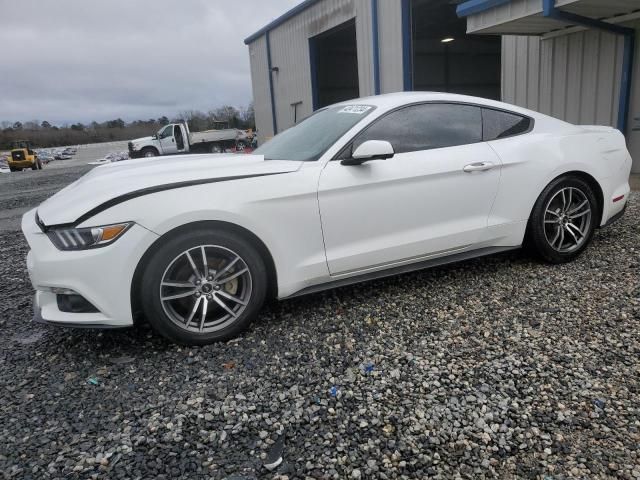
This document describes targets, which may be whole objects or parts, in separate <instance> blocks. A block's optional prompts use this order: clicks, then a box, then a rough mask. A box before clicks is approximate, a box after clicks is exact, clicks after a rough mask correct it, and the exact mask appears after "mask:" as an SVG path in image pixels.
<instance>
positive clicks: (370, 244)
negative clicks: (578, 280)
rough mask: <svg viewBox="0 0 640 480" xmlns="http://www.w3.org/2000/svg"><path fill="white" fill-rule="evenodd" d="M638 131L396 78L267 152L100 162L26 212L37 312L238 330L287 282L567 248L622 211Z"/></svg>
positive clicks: (202, 339)
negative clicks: (427, 89)
mask: <svg viewBox="0 0 640 480" xmlns="http://www.w3.org/2000/svg"><path fill="white" fill-rule="evenodd" d="M630 169H631V157H630V155H629V153H628V151H627V149H626V145H625V139H624V137H623V136H622V134H621V133H620V132H619V131H617V130H615V129H613V128H609V127H585V126H575V125H571V124H568V123H565V122H562V121H559V120H555V119H553V118H550V117H547V116H545V115H541V114H539V113H535V112H532V111H529V110H525V109H522V108H518V107H514V106H511V105H506V104H504V103H500V102H495V101H490V100H485V99H480V98H474V97H465V96H459V95H451V94H440V93H398V94H391V95H383V96H377V97H371V98H362V99H359V100H355V101H351V102H345V103H341V104H337V105H333V106H331V107H327V108H325V109H322V110H320V111H318V112H316V113H315V114H314V115H312V116H311V117H309V118H308V119H306V120H305V121H303V122H301V123H300V124H298V125H296V126H295V127H292V128H290V129H289V130H287V131H285V132H283V133H281V134H280V135H278V136H276V137H275V138H273V139H272V140H271V141H269V142H267V143H265V144H264V146H262V147H261V148H259V149H258V150H256V151H255V152H254V153H253V154H252V155H243V156H238V155H191V156H184V157H168V158H161V159H148V160H146V159H143V160H131V161H124V162H119V163H116V164H109V165H105V166H101V167H98V168H95V169H94V170H93V171H91V172H90V173H88V174H87V175H85V176H84V177H82V178H80V179H79V180H78V181H76V182H75V183H73V184H71V185H69V186H68V187H66V188H65V189H63V190H61V191H60V192H59V193H57V194H56V195H54V196H53V197H51V198H50V199H48V200H47V201H45V202H44V203H43V204H42V205H40V206H39V207H38V208H37V209H34V210H31V211H30V212H28V213H26V214H25V215H24V218H23V222H22V229H23V231H24V233H25V235H26V238H27V240H28V242H29V245H30V247H31V251H30V252H29V255H28V258H27V263H28V268H29V273H30V276H31V280H32V282H33V285H34V287H35V289H36V296H35V305H34V306H35V319H36V320H40V321H46V322H49V323H54V324H59V325H71V326H83V327H103V328H105V327H126V326H131V325H132V324H133V322H134V318H137V316H138V314H139V313H141V314H143V315H144V316H145V317H146V318H147V320H148V321H149V322H150V323H151V325H152V326H153V327H154V328H155V329H156V330H157V331H158V332H160V333H161V334H162V335H164V336H166V337H168V338H169V339H171V340H173V341H176V342H181V343H188V344H205V343H208V342H212V341H215V340H220V339H227V338H229V337H231V336H233V335H235V334H237V333H238V332H239V331H241V330H242V329H243V328H245V327H246V326H247V325H248V324H249V322H251V320H253V319H254V318H256V316H257V315H258V312H259V310H260V308H261V306H262V304H263V302H264V301H265V299H266V298H267V297H269V296H271V297H276V298H280V299H282V298H287V297H292V296H296V295H301V294H304V293H309V292H314V291H318V290H322V289H327V288H332V287H336V286H340V285H345V284H349V283H354V282H359V281H363V280H367V279H372V278H376V277H381V276H385V275H391V274H396V273H400V272H406V271H409V270H415V269H419V268H424V267H428V266H433V265H439V264H443V263H448V262H453V261H457V260H462V259H468V258H471V257H477V256H481V255H486V254H489V253H493V252H499V251H503V250H508V249H514V248H518V247H520V246H522V245H523V243H524V242H525V241H526V242H527V243H528V244H530V245H531V246H532V247H533V249H534V250H535V251H537V253H538V254H539V256H540V257H541V258H542V259H544V260H546V261H548V262H551V263H561V262H567V261H570V260H572V259H574V258H575V257H576V256H577V255H579V254H580V253H581V252H582V251H583V250H584V249H585V248H586V247H587V245H588V244H589V242H590V240H591V238H592V236H593V232H594V229H595V228H597V227H601V226H605V225H607V224H608V223H610V222H612V221H613V220H615V219H616V218H618V217H619V216H620V215H622V213H623V212H624V208H625V205H626V202H627V197H628V195H629V183H628V179H629V174H630Z"/></svg>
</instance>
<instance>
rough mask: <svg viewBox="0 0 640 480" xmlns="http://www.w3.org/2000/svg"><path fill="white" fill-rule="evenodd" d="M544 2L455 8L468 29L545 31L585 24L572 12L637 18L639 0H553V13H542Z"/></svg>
mask: <svg viewBox="0 0 640 480" xmlns="http://www.w3.org/2000/svg"><path fill="white" fill-rule="evenodd" d="M545 4H553V0H467V1H466V2H464V3H462V4H460V5H459V6H458V9H457V12H458V15H459V16H460V17H466V18H467V31H468V32H469V33H480V34H494V35H496V34H499V35H504V34H512V35H545V34H549V33H551V32H558V31H562V30H564V29H570V28H572V27H575V25H576V24H579V25H583V26H584V24H583V23H577V22H574V21H571V18H572V16H574V17H579V18H580V19H582V20H585V19H587V20H593V21H594V22H604V23H609V24H611V25H621V24H624V23H625V22H628V21H632V20H634V19H638V18H640V2H638V0H555V4H553V5H552V8H553V10H554V11H555V10H557V11H560V12H562V15H556V16H554V15H545ZM605 27H606V26H605ZM607 29H609V28H607ZM611 30H613V28H612V29H611Z"/></svg>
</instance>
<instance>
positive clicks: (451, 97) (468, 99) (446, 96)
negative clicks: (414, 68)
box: [336, 92, 546, 118]
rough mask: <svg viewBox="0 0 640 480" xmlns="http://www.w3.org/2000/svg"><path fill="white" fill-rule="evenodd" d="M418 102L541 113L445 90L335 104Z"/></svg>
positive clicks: (387, 106) (383, 106) (388, 106)
mask: <svg viewBox="0 0 640 480" xmlns="http://www.w3.org/2000/svg"><path fill="white" fill-rule="evenodd" d="M420 102H455V103H471V104H475V105H481V106H485V107H491V108H498V109H501V110H508V111H511V112H514V113H520V114H522V115H527V116H529V117H534V118H539V117H542V116H545V117H546V115H542V114H540V113H538V112H534V111H532V110H528V109H526V108H522V107H517V106H515V105H511V104H508V103H504V102H498V101H496V100H490V99H488V98H481V97H472V96H470V95H459V94H456V93H445V92H396V93H385V94H382V95H374V96H371V97H362V98H357V99H353V100H348V101H345V102H340V103H338V104H336V105H354V104H360V105H362V104H366V105H373V106H375V107H377V108H380V109H383V110H389V109H392V108H396V107H401V106H403V105H409V104H412V103H420Z"/></svg>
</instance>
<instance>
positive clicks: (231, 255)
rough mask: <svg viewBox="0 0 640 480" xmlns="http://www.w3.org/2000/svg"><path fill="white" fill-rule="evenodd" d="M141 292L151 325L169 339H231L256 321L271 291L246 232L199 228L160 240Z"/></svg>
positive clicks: (194, 341) (198, 341) (201, 341)
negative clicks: (162, 242)
mask: <svg viewBox="0 0 640 480" xmlns="http://www.w3.org/2000/svg"><path fill="white" fill-rule="evenodd" d="M146 264H147V267H146V270H145V271H144V273H143V275H142V285H141V287H142V288H140V292H142V295H143V298H142V299H141V300H142V306H143V310H144V313H145V315H146V317H147V319H148V321H149V323H150V324H151V326H152V327H153V328H154V329H155V330H156V331H157V332H159V333H160V334H161V335H163V336H164V337H166V338H168V339H169V340H171V341H174V342H177V343H182V344H188V345H206V344H208V343H212V342H215V341H219V340H227V339H229V338H232V337H234V336H235V335H237V334H238V333H240V332H241V331H242V330H244V329H245V328H246V327H247V326H248V325H249V324H250V323H251V321H253V320H254V319H255V318H256V316H257V314H258V312H259V310H260V308H261V307H262V304H263V303H264V299H265V296H266V292H267V272H266V268H265V264H264V261H263V260H262V258H261V257H260V255H259V253H258V252H257V251H256V249H255V248H254V247H253V246H252V245H251V243H250V242H247V241H246V240H245V239H244V238H243V237H241V236H239V235H237V234H235V233H232V232H226V231H215V230H208V229H201V230H196V231H191V232H185V233H181V234H179V235H177V236H175V237H173V238H171V239H169V240H168V241H167V242H166V243H164V244H163V245H161V246H160V248H158V249H157V250H156V251H155V253H154V254H153V255H152V257H151V258H150V259H149V261H148V262H147V263H146Z"/></svg>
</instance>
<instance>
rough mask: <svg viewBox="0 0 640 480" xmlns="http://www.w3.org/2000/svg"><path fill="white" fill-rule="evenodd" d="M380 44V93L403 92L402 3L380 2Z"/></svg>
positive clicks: (381, 0)
mask: <svg viewBox="0 0 640 480" xmlns="http://www.w3.org/2000/svg"><path fill="white" fill-rule="evenodd" d="M378 17H379V21H378V38H379V43H380V91H381V93H391V92H401V91H402V90H403V89H404V86H403V82H402V79H403V77H402V2H400V1H399V0H393V1H389V0H378Z"/></svg>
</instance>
